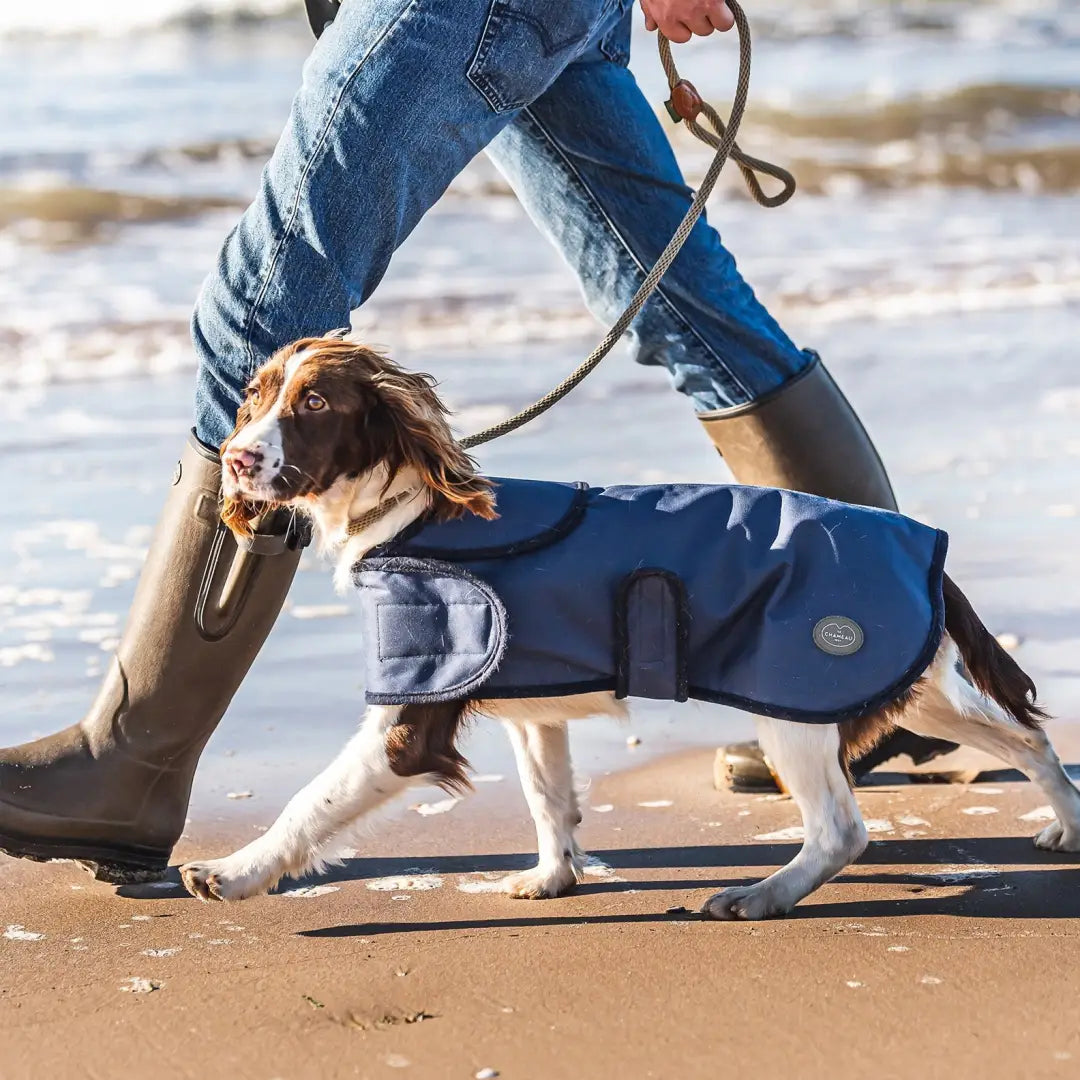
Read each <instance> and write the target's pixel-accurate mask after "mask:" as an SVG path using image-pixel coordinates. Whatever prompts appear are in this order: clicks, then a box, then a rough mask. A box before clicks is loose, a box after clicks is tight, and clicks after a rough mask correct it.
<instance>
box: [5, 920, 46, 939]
mask: <svg viewBox="0 0 1080 1080" xmlns="http://www.w3.org/2000/svg"><path fill="white" fill-rule="evenodd" d="M44 936H45V935H44V934H35V933H34V931H33V930H27V929H26V928H25V927H24V926H23V925H22V923H12V924H11V925H10V926H9V927H8V928H7V929H6V930H5V931H4V937H6V938H7V939H8V941H40V940H41V939H42V938H43V937H44Z"/></svg>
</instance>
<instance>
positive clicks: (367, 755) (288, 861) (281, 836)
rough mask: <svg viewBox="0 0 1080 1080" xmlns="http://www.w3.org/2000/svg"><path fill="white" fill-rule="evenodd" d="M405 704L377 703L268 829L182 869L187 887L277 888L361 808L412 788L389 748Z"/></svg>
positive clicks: (234, 896) (214, 893)
mask: <svg viewBox="0 0 1080 1080" xmlns="http://www.w3.org/2000/svg"><path fill="white" fill-rule="evenodd" d="M401 712H402V708H401V707H400V706H371V707H369V709H368V711H367V713H366V715H365V716H364V720H363V723H362V724H361V726H360V730H359V731H358V732H357V733H356V734H355V735H354V736H353V737H352V738H351V739H350V740H349V742H348V743H347V744H346V746H345V747H344V749H343V750H342V751H341V753H340V754H338V756H337V757H336V758H335V759H334V761H333V762H331V764H330V765H329V766H328V767H327V768H326V769H324V770H323V771H322V772H321V773H319V775H318V776H316V777H315V779H314V780H312V781H311V782H310V783H309V784H308V785H307V786H306V787H304V788H303V789H302V790H300V791H299V792H297V794H296V795H294V796H293V797H292V798H291V799H290V800H289V802H288V805H287V806H286V807H285V809H284V810H283V811H282V812H281V815H280V816H279V817H278V819H277V821H275V822H274V824H273V825H271V826H270V828H269V829H268V830H267V831H266V832H265V833H263V834H262V836H260V837H258V838H257V839H256V840H253V841H252V842H251V843H250V844H248V845H247V846H246V847H243V848H241V849H240V850H239V851H236V852H234V853H233V854H232V855H228V856H226V857H225V858H222V859H209V860H206V861H200V862H190V863H187V864H186V865H184V866H182V867H181V868H180V874H181V876H182V877H183V880H184V885H185V886H186V887H187V890H188V892H190V893H192V894H193V895H195V896H197V897H199V898H200V899H201V900H244V899H246V898H247V897H250V896H258V895H260V894H262V893H264V892H267V891H268V890H269V889H272V888H273V887H274V886H275V885H276V884H277V883H278V881H279V880H280V879H281V878H283V877H285V876H286V875H292V876H294V877H295V876H297V875H299V874H303V873H305V872H307V871H308V870H312V869H315V868H317V867H318V866H319V865H320V863H321V860H320V853H324V855H323V857H324V858H325V857H326V856H325V852H326V849H327V846H328V845H329V844H330V843H331V841H332V840H333V839H334V837H335V836H336V835H337V834H338V833H339V832H340V831H341V830H342V829H344V828H346V827H347V826H349V825H351V824H352V823H353V822H354V821H355V820H356V819H357V818H358V817H360V816H361V815H362V814H365V813H367V812H368V811H369V810H373V809H375V807H377V806H379V805H380V804H381V803H383V802H385V801H386V800H387V799H389V798H390V797H391V796H393V795H395V794H397V793H398V792H399V791H401V790H403V789H404V788H406V787H408V785H409V784H410V783H411V782H412V781H413V778H412V777H411V776H405V775H399V774H398V773H397V772H395V771H394V769H393V767H392V761H391V757H390V755H389V754H388V752H387V739H388V736H389V734H390V732H391V730H392V729H393V728H394V727H395V725H396V723H397V721H398V718H399V716H400V714H401Z"/></svg>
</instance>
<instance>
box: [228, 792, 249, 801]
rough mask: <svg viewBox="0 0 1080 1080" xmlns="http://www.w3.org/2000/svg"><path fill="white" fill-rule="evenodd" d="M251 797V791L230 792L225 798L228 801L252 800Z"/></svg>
mask: <svg viewBox="0 0 1080 1080" xmlns="http://www.w3.org/2000/svg"><path fill="white" fill-rule="evenodd" d="M251 797H252V792H250V791H230V792H229V793H228V795H226V796H225V798H226V799H250V798H251Z"/></svg>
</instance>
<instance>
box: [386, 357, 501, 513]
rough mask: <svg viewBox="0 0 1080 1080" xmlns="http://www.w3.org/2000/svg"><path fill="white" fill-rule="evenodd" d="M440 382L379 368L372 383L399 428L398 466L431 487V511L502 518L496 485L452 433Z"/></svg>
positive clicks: (422, 374) (426, 377) (418, 374)
mask: <svg viewBox="0 0 1080 1080" xmlns="http://www.w3.org/2000/svg"><path fill="white" fill-rule="evenodd" d="M434 382H435V380H434V379H433V378H432V377H431V376H430V375H426V374H424V373H422V372H412V371H401V370H400V369H395V370H392V371H384V372H380V373H379V374H378V375H376V377H375V379H374V380H373V386H374V389H375V391H376V393H377V394H378V396H379V399H380V402H381V403H382V405H383V406H384V407H385V409H386V412H387V415H388V418H389V420H390V422H391V425H392V427H393V430H394V441H395V443H396V447H395V449H396V454H395V455H394V457H395V459H396V460H394V462H393V467H394V468H395V469H396V468H401V467H402V466H405V465H408V466H411V467H412V468H414V469H415V470H416V472H417V473H418V475H419V476H420V479H421V480H422V481H423V483H424V484H425V485H426V486H427V487H428V488H430V489H431V492H432V496H433V499H432V509H433V510H434V512H435V514H436V515H437V516H439V517H441V518H444V519H445V518H456V517H461V516H462V515H463V514H466V513H469V514H476V515H477V516H479V517H482V518H487V519H488V520H490V519H492V518H494V517H497V516H498V514H497V513H496V511H495V497H494V495H493V494H492V487H493V485H492V483H491V481H490V480H488V479H487V478H486V477H483V476H480V475H479V474H478V473H477V471H476V463H475V462H474V461H473V460H472V458H471V457H469V455H468V454H466V453H465V451H464V450H463V449H462V448H461V445H460V444H459V443H458V441H457V440H456V439H455V438H454V437H453V435H452V434H451V433H450V427H449V425H448V424H447V422H446V410H445V408H444V407H443V404H442V402H441V401H439V398H438V396H437V395H436V394H435V391H434Z"/></svg>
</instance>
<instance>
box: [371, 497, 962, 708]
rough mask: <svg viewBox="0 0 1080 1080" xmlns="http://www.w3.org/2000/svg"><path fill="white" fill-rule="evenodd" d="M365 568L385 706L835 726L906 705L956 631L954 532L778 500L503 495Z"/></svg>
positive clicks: (417, 534) (429, 526) (407, 535)
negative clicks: (603, 709) (630, 710)
mask: <svg viewBox="0 0 1080 1080" xmlns="http://www.w3.org/2000/svg"><path fill="white" fill-rule="evenodd" d="M495 483H496V484H497V488H496V499H497V506H498V511H499V515H500V516H499V517H498V519H497V520H495V521H484V520H482V519H481V518H478V517H475V516H470V517H466V518H462V519H460V520H457V521H449V522H444V523H438V522H429V521H425V520H423V519H421V520H420V521H418V522H416V523H415V524H414V525H413V526H412V527H411V528H410V529H408V530H406V531H405V532H404V533H402V534H401V535H400V536H399V537H397V538H395V539H394V540H393V541H391V542H390V543H389V544H386V545H383V546H382V547H380V548H377V549H375V550H373V551H372V552H371V553H370V554H369V555H368V556H367V557H366V558H364V559H362V560H360V561H359V562H358V563H357V564H356V565H355V566H354V568H353V578H354V582H355V584H356V586H357V588H358V590H359V593H360V600H361V616H362V619H363V629H364V643H365V655H366V665H367V667H366V692H367V700H368V702H370V703H372V704H408V703H413V702H425V701H448V700H455V699H462V698H472V699H477V698H522V697H556V696H562V695H564V694H582V693H588V692H591V691H599V690H609V691H614V692H615V694H616V695H617V696H618V697H646V698H660V699H670V700H673V701H685V700H686V699H687V698H697V699H699V700H702V701H712V702H719V703H721V704H725V705H733V706H735V707H737V708H740V709H746V710H748V711H750V712H755V713H762V714H765V715H768V716H776V717H781V718H783V719H788V720H799V721H806V722H835V721H839V720H843V719H847V718H849V717H855V716H860V715H863V714H865V713H868V712H871V711H873V710H874V709H877V708H880V707H881V706H882V705H884V704H886V703H888V702H891V701H893V700H895V699H896V698H897V697H898V696H899V695H900V694H901V693H903V692H904V691H905V690H907V689H908V688H909V687H910V686H911V685H912V684H913V683H914V682H915V680H916V679H917V678H918V677H919V676H920V675H921V674H922V673H923V671H924V670H925V669H926V667H927V666H928V665H929V663H930V661H931V660H932V659H933V656H934V653H935V651H936V649H937V647H938V644H939V643H940V641H941V636H942V632H943V626H944V610H943V600H942V574H943V566H944V561H945V552H946V548H947V544H948V540H947V537H946V535H945V534H944V533H943V532H940V531H938V530H936V529H932V528H929V527H927V526H925V525H921V524H919V523H918V522H915V521H912V520H911V519H910V518H905V517H902V516H901V515H899V514H893V513H889V512H887V511H884V510H874V509H869V508H866V507H856V506H850V505H847V504H845V503H838V502H833V501H831V500H829V499H821V498H817V497H816V496H812V495H803V494H799V493H797V492H792V491H779V490H775V489H771V488H753V487H738V486H706V485H659V486H651V487H608V488H598V487H589V486H587V485H585V484H576V485H575V484H557V483H550V482H546V481H536V480H497V481H495Z"/></svg>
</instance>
